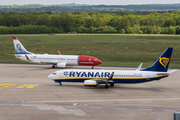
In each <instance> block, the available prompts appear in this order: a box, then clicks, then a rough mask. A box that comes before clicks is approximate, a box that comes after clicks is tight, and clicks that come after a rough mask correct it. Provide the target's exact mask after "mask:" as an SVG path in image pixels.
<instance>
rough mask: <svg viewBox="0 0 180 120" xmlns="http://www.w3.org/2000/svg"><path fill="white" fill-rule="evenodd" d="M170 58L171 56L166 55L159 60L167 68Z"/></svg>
mask: <svg viewBox="0 0 180 120" xmlns="http://www.w3.org/2000/svg"><path fill="white" fill-rule="evenodd" d="M169 59H170V58H166V57H162V58H161V57H160V59H159V62H160V64H161V65H162V66H164V68H166V66H167V64H168V63H169Z"/></svg>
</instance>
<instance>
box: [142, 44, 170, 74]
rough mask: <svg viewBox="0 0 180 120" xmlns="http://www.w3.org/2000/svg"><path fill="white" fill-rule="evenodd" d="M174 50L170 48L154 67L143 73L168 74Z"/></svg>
mask: <svg viewBox="0 0 180 120" xmlns="http://www.w3.org/2000/svg"><path fill="white" fill-rule="evenodd" d="M172 51H173V48H172V47H169V48H167V49H166V50H165V52H164V53H163V54H162V55H161V56H160V57H159V58H158V60H157V61H156V62H155V63H154V65H153V66H151V67H149V68H146V69H143V70H141V71H159V72H167V70H168V67H169V63H170V59H171V54H172Z"/></svg>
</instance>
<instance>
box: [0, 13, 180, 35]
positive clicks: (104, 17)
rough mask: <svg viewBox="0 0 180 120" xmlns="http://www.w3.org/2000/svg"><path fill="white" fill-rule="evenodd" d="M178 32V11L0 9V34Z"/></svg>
mask: <svg viewBox="0 0 180 120" xmlns="http://www.w3.org/2000/svg"><path fill="white" fill-rule="evenodd" d="M72 31H76V32H78V33H120V34H125V33H127V34H180V11H174V12H172V13H169V12H165V13H162V14H161V13H157V12H151V13H150V14H146V15H142V14H138V13H136V12H132V13H125V12H120V13H103V12H93V13H92V12H82V13H67V12H63V13H56V14H55V13H54V14H52V13H50V12H49V13H44V12H42V13H38V12H27V13H15V12H6V13H0V34H12V33H17V34H27V33H29V34H35V33H68V32H72Z"/></svg>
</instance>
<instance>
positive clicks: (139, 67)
mask: <svg viewBox="0 0 180 120" xmlns="http://www.w3.org/2000/svg"><path fill="white" fill-rule="evenodd" d="M142 65H143V63H141V64H140V65H139V66H138V68H137V69H136V71H139V70H140V69H141V67H142Z"/></svg>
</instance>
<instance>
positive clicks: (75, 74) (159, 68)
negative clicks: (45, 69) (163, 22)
mask: <svg viewBox="0 0 180 120" xmlns="http://www.w3.org/2000/svg"><path fill="white" fill-rule="evenodd" d="M172 51H173V48H171V47H169V48H167V49H166V51H165V52H164V53H163V54H162V55H161V56H160V57H159V58H158V60H157V61H156V62H155V63H154V65H153V66H152V67H149V68H145V69H142V70H140V69H141V66H142V63H141V64H140V65H139V67H138V68H137V69H136V70H135V71H133V70H83V69H81V70H79V69H71V70H59V71H56V72H54V73H53V74H50V75H49V76H48V77H49V78H50V79H52V80H53V81H55V82H56V83H59V85H62V84H61V82H84V85H85V86H93V87H96V86H98V85H99V84H105V88H109V85H110V87H113V86H114V84H115V83H142V82H150V81H153V80H159V79H161V78H164V77H168V76H169V74H170V73H172V72H175V71H176V70H172V71H167V70H168V66H169V63H170V59H171V54H172Z"/></svg>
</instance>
